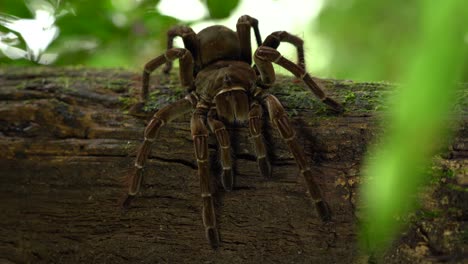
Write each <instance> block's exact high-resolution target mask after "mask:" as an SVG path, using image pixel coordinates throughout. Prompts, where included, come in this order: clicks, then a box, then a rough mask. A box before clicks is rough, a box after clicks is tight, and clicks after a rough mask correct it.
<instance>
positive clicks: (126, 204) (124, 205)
mask: <svg viewBox="0 0 468 264" xmlns="http://www.w3.org/2000/svg"><path fill="white" fill-rule="evenodd" d="M133 199H135V195H130V194H129V195H128V196H127V198H125V200H124V201H123V202H122V205H121V208H122V211H123V212H124V213H125V212H127V211H128V209H129V208H130V203H131V202H132V201H133Z"/></svg>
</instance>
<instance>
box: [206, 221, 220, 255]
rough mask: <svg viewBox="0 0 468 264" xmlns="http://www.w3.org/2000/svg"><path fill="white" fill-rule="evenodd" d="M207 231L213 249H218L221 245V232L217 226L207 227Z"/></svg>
mask: <svg viewBox="0 0 468 264" xmlns="http://www.w3.org/2000/svg"><path fill="white" fill-rule="evenodd" d="M205 232H206V238H207V239H208V242H209V243H210V246H211V247H212V248H213V249H217V248H218V247H219V234H218V230H217V229H216V227H212V226H211V227H207V228H206V229H205Z"/></svg>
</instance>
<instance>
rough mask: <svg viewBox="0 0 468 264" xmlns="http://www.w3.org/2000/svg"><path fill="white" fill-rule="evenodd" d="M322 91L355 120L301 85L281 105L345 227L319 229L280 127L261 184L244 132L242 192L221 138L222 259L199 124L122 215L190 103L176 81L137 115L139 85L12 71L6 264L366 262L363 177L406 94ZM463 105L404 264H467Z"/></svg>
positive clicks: (369, 86) (293, 84)
mask: <svg viewBox="0 0 468 264" xmlns="http://www.w3.org/2000/svg"><path fill="white" fill-rule="evenodd" d="M322 83H323V84H324V85H325V87H326V90H327V92H328V93H329V94H330V95H331V97H333V98H336V99H337V100H338V101H340V102H343V104H344V106H345V108H346V112H345V113H344V114H340V115H337V114H334V113H333V112H331V111H328V110H327V108H326V107H325V106H324V105H323V104H321V103H320V102H319V100H317V99H316V98H314V97H313V95H312V94H311V93H310V91H308V90H306V88H305V87H304V85H303V84H302V83H301V82H300V81H298V80H296V79H294V78H292V77H279V78H278V81H277V83H276V85H275V86H274V87H273V88H272V89H271V92H272V93H273V94H275V95H277V96H278V98H279V99H280V100H281V102H282V103H283V105H284V106H285V108H286V109H287V111H288V112H289V113H290V116H291V118H292V121H293V124H294V126H295V127H296V129H297V132H298V137H299V140H300V142H301V143H302V145H303V147H304V149H305V152H306V155H307V158H308V160H309V162H310V164H311V167H312V168H313V171H314V173H315V175H316V177H317V180H318V182H319V184H320V185H321V186H322V188H323V191H324V195H325V197H326V199H327V200H328V201H329V203H330V206H331V209H332V211H333V222H332V223H331V224H323V223H322V222H321V221H320V220H319V218H318V217H317V213H316V212H315V208H314V206H313V204H312V203H311V201H310V199H309V197H308V194H307V193H306V190H305V185H304V184H303V179H302V178H301V177H300V176H299V172H298V169H297V167H296V164H295V162H294V160H293V157H292V155H291V154H290V153H289V152H288V151H287V148H286V145H285V144H284V143H283V142H282V140H281V139H280V138H279V137H278V135H277V132H276V131H273V129H272V128H270V127H269V125H268V122H265V127H266V130H267V131H268V133H267V138H268V139H269V142H270V144H269V145H270V149H269V151H270V154H271V157H272V160H273V177H272V179H264V178H262V177H261V176H260V174H259V171H258V168H257V166H256V162H255V156H254V155H253V153H254V150H253V147H252V144H251V140H250V139H249V134H248V129H247V128H246V127H242V126H236V127H231V128H229V131H230V132H231V133H232V134H233V135H235V137H234V138H236V141H235V144H234V153H233V154H234V155H235V157H236V188H235V190H234V191H232V192H224V191H223V190H222V188H220V184H219V180H218V178H217V175H218V174H217V172H219V165H217V162H216V152H217V146H216V142H215V140H214V138H213V137H211V139H210V142H209V147H210V152H211V156H212V157H213V158H212V165H213V174H212V178H213V184H214V185H216V186H218V189H217V190H218V191H217V193H216V200H217V204H216V208H217V212H216V214H217V218H218V226H219V231H220V236H221V247H220V248H219V249H217V250H212V249H211V248H210V247H209V245H208V243H207V241H206V238H205V234H204V229H203V225H202V220H201V213H200V209H201V199H200V194H199V186H198V184H199V181H198V179H197V177H196V161H195V157H194V153H193V145H192V141H191V136H190V126H189V116H188V115H187V116H185V117H184V118H181V119H179V120H176V121H174V122H172V123H170V124H169V125H168V126H167V127H165V128H164V129H163V130H162V131H161V134H160V136H159V137H158V139H157V143H155V144H154V147H153V150H152V152H151V154H150V159H149V162H148V168H147V172H146V175H147V176H146V178H145V180H144V184H143V188H142V191H141V193H140V195H139V196H138V197H137V199H136V200H135V201H134V203H133V206H132V208H131V209H130V210H129V211H128V212H127V213H122V212H121V211H120V207H119V202H120V201H121V199H122V197H123V196H124V194H125V193H126V190H125V187H124V184H123V182H124V178H125V177H126V175H128V173H130V172H131V170H132V168H133V163H134V157H135V153H136V149H137V148H138V145H139V144H140V142H141V140H142V136H143V130H144V127H145V125H146V124H147V122H148V119H149V118H150V117H151V115H152V113H154V111H155V110H157V109H158V108H160V107H161V106H163V105H165V104H168V103H170V102H172V101H174V100H175V99H177V98H181V97H182V96H183V94H184V91H183V90H182V89H181V88H180V87H179V82H178V80H177V77H176V76H175V75H172V76H169V77H168V76H162V75H159V74H158V73H155V74H154V76H153V77H152V87H151V89H152V93H151V103H150V104H149V105H147V106H146V107H145V111H146V112H145V114H143V115H140V116H136V115H133V114H132V108H131V106H132V105H133V104H134V103H136V98H138V92H139V88H140V86H141V80H140V73H138V72H137V73H136V72H129V71H125V70H117V69H106V70H103V69H99V70H98V69H89V68H50V67H36V68H11V67H5V68H2V69H0V168H1V170H0V199H1V204H2V205H1V215H0V262H1V263H353V262H355V263H358V262H359V263H361V262H362V263H364V262H365V261H366V260H365V256H364V257H363V256H362V255H361V254H360V253H359V250H358V245H357V241H356V240H357V232H358V223H359V214H357V211H356V210H357V209H356V197H357V189H358V186H359V184H360V182H361V178H360V167H361V164H362V161H363V157H364V155H365V153H366V150H367V148H368V146H369V145H370V144H371V143H372V142H375V141H378V136H377V135H378V134H379V133H380V131H381V128H379V120H380V119H381V117H382V115H383V113H384V112H383V111H381V110H382V109H385V105H384V104H383V103H382V102H383V100H384V99H385V98H386V97H387V96H388V95H389V94H391V93H392V90H393V88H394V87H393V85H390V84H386V83H355V82H352V81H335V80H322ZM462 93H463V96H461V98H462V99H460V100H461V103H460V102H458V105H461V107H459V109H458V110H459V111H458V113H457V115H456V116H454V117H453V120H457V122H454V123H453V127H454V131H455V132H454V133H455V139H454V140H453V141H452V142H451V143H450V144H449V147H448V148H447V149H448V150H447V151H446V153H444V155H443V156H442V157H443V158H439V159H438V164H439V165H438V168H442V169H438V170H434V171H435V172H436V173H435V174H437V175H435V176H434V178H435V179H437V183H436V184H433V185H431V186H434V187H433V188H432V187H431V188H429V189H430V190H428V191H427V192H426V194H427V195H426V196H427V197H425V198H424V201H425V202H424V203H423V204H428V203H430V204H431V205H430V207H428V208H429V209H427V208H426V209H421V210H420V211H422V212H432V214H424V217H420V218H418V217H415V219H416V218H417V221H416V220H415V222H414V223H413V224H412V225H411V226H410V229H409V231H407V232H406V234H405V235H402V238H401V239H400V240H399V241H398V243H397V244H395V247H394V248H393V249H392V250H391V251H389V252H387V253H386V256H387V257H388V259H389V260H390V262H393V263H398V262H399V261H401V263H405V261H407V260H408V261H412V263H417V262H424V261H432V260H433V261H436V262H437V261H446V260H447V259H449V260H456V261H458V260H460V259H463V254H466V252H467V251H466V241H467V239H466V238H467V236H468V235H467V232H466V230H467V229H466V227H467V225H466V220H467V211H468V208H467V205H466V203H467V202H466V201H467V199H466V198H467V197H466V194H467V192H466V185H467V184H468V183H467V169H466V168H467V167H468V165H467V164H468V162H467V159H468V145H467V143H468V136H467V134H468V133H467V122H468V118H467V109H466V89H465V90H462ZM447 172H450V173H447ZM439 179H440V180H439ZM439 198H440V199H439ZM444 199H445V200H444ZM423 208H425V207H424V206H423ZM448 208H450V210H448ZM445 209H447V210H445ZM424 210H425V211H424ZM433 212H438V213H433ZM421 223H423V224H421ZM444 232H446V233H444ZM447 232H449V233H447ZM447 234H450V236H448V237H447ZM363 261H364V262H363Z"/></svg>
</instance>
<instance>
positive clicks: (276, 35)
mask: <svg viewBox="0 0 468 264" xmlns="http://www.w3.org/2000/svg"><path fill="white" fill-rule="evenodd" d="M281 42H287V43H290V44H292V45H294V47H296V50H297V65H299V67H301V68H302V69H305V59H304V41H303V40H302V39H301V38H299V37H297V36H294V35H292V34H290V33H289V32H287V31H276V32H273V33H271V34H270V35H268V37H267V38H266V39H265V41H264V42H263V44H262V45H263V46H267V47H271V48H274V49H277V48H278V46H279V45H280V43H281Z"/></svg>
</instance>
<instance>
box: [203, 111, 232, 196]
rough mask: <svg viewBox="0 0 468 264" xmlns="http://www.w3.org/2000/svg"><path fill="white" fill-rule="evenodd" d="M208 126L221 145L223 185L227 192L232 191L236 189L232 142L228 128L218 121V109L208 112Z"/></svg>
mask: <svg viewBox="0 0 468 264" xmlns="http://www.w3.org/2000/svg"><path fill="white" fill-rule="evenodd" d="M208 125H209V127H210V130H211V131H212V132H213V134H215V136H216V140H217V141H218V144H219V150H220V160H221V166H222V167H223V172H222V174H221V184H222V185H223V187H224V189H225V190H226V191H232V189H233V188H234V172H233V170H232V158H231V140H230V138H229V133H228V131H227V130H226V126H225V125H224V123H223V122H221V121H220V120H218V119H217V116H216V109H214V108H212V109H210V111H209V112H208Z"/></svg>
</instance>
